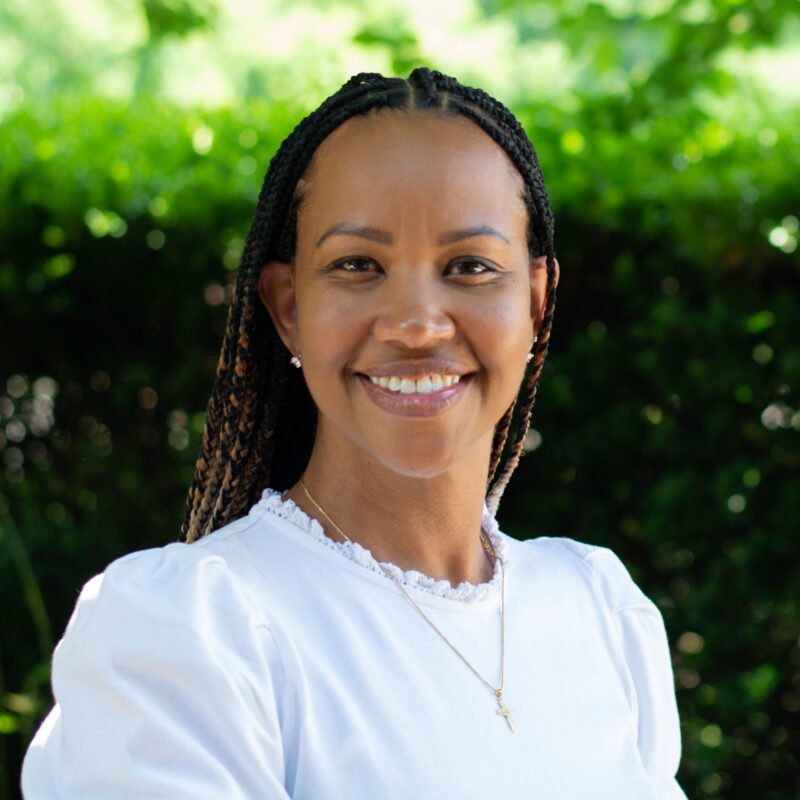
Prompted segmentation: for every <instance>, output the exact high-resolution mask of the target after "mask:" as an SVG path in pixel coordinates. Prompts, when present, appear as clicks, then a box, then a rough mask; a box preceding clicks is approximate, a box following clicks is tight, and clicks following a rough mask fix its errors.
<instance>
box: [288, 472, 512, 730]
mask: <svg viewBox="0 0 800 800" xmlns="http://www.w3.org/2000/svg"><path fill="white" fill-rule="evenodd" d="M300 485H301V486H302V487H303V491H304V492H305V494H306V497H307V498H308V499H309V500H310V501H311V502H312V503H313V504H314V505H315V506H316V507H317V509H318V510H319V512H320V513H321V514H322V515H323V516H324V517H325V519H327V520H328V522H330V524H331V525H333V527H334V528H336V530H337V531H338V532H339V533H340V534H341V536H342V537H343V538H344V539H345V540H346V541H348V542H350V544H352V543H353V540H352V539H351V538H350V537H349V536H348V535H347V534H346V533H345V532H344V531H343V530H342V529H341V528H340V527H339V526H338V525H337V524H336V523H335V522H334V521H333V520H332V519H331V518H330V516H329V515H328V512H327V511H325V509H324V508H323V507H322V506H321V505H320V504H319V503H318V502H317V501H316V500H315V499H314V498H313V497H312V496H311V492H309V491H308V487H307V486H306V484H305V482H304V481H303V477H302V475H301V476H300ZM481 545H482V546H483V549H484V551H485V552H486V553H487V554H488V555H489V556H492V557H493V558H494V559H495V560H496V561H497V562H499V564H500V575H501V594H500V598H501V599H500V685H499V686H498V687H497V688H495V687H494V686H492V684H491V683H489V681H487V680H486V679H485V678H484V677H483V675H481V674H480V672H478V670H476V669H475V667H473V666H472V664H470V663H469V661H467V659H466V658H465V657H464V656H463V655H462V653H461V652H460V651H459V650H458V648H456V646H455V645H454V644H453V643H452V642H451V641H450V640H449V639H448V638H447V637H446V636H445V635H444V633H442V631H441V630H439V628H438V627H437V626H436V624H435V623H434V622H433V620H432V619H431V618H430V617H429V616H428V615H427V614H426V613H425V612H424V611H423V610H422V609H421V608H420V607H419V605H417V603H416V602H415V601H414V598H413V597H412V596H411V595H410V594H409V593H408V592H407V591H406V589H405V587H404V586H403V584H402V583H400V581H399V580H398V579H397V578H396V577H395V576H394V575H392V573H391V572H389V570H387V569H386V567H384V566H383V564H382V563H381V562H380V561H378V562H377V563H378V566H380V568H381V569H382V570H383V573H384V575H386V577H387V578H391V579H392V580H393V581H394V582H395V583H396V584H397V587H398V588H399V589H400V591H401V592H402V593H403V594H404V595H405V597H406V599H407V600H408V602H409V603H411V605H412V606H414V608H415V609H416V610H417V612H418V613H419V615H420V616H421V617H422V618H423V619H424V620H425V622H427V623H428V625H430V626H431V628H433V630H434V631H436V633H437V634H438V635H439V636H440V637H441V638H442V639H443V640H444V642H445V644H447V646H448V647H449V648H450V649H451V650H452V651H453V652H454V653H455V654H456V655H457V656H458V657H459V658H460V659H461V660H462V661H463V662H464V664H466V665H467V667H469V669H470V670H471V671H472V673H473V674H474V675H475V677H476V678H477V679H478V680H479V681H480V682H481V683H482V684H483V685H484V686H485V687H486V688H487V689H488V690H489V691H490V692H491V693H492V694H493V695H494V697H495V700H497V710H496V711H495V714H497V715H498V716H500V717H503V719H505V721H506V722H507V723H508V729H509V730H510V731H511V733H516V732H517V726H516V723H515V722H514V718H513V716H512V715H513V714H514V712H513V711H512V710H511V709H510V708H508V707H507V706H506V704H505V703H504V702H503V682H504V681H505V673H506V570H505V565H504V564H503V559H502V558H500V557H499V556H498V555H497V553H496V552H495V549H494V546H493V545H492V543H491V542H490V541H489V538H488V536H487V535H486V534H485V533H484V531H483V529H481ZM376 561H377V559H376Z"/></svg>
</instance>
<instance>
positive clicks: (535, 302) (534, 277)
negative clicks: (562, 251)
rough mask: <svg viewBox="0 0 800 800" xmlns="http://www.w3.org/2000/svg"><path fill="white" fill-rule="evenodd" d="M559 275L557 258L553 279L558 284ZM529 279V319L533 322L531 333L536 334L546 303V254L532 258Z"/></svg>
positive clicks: (540, 325) (540, 324) (559, 268)
mask: <svg viewBox="0 0 800 800" xmlns="http://www.w3.org/2000/svg"><path fill="white" fill-rule="evenodd" d="M560 275H561V267H560V266H559V263H558V259H556V263H555V273H554V275H553V280H554V282H555V285H556V286H558V279H559V276H560ZM530 279H531V321H532V323H533V333H534V334H538V332H539V328H541V327H542V318H543V317H544V312H545V307H546V305H547V256H539V257H538V258H534V259H533V260H532V261H531V263H530Z"/></svg>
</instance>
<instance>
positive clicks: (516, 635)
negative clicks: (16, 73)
mask: <svg viewBox="0 0 800 800" xmlns="http://www.w3.org/2000/svg"><path fill="white" fill-rule="evenodd" d="M558 274H559V266H558V263H557V261H556V259H555V257H554V248H553V221H552V214H551V210H550V205H549V201H548V198H547V193H546V191H545V187H544V183H543V179H542V174H541V171H540V169H539V166H538V163H537V159H536V156H535V153H534V151H533V148H532V146H531V144H530V142H529V141H528V139H527V136H526V135H525V133H524V131H523V130H522V128H521V127H520V125H519V123H518V122H517V121H516V120H515V119H514V117H513V116H512V115H511V114H510V112H508V110H507V109H505V108H504V107H503V106H502V105H501V104H500V103H498V102H497V101H495V100H493V99H492V98H490V97H489V96H488V95H486V94H485V93H484V92H482V91H479V90H475V89H470V88H467V87H464V86H462V85H461V84H459V83H458V82H457V81H456V80H454V79H452V78H449V77H446V76H444V75H442V74H440V73H438V72H431V71H429V70H428V69H424V68H421V69H416V70H414V71H413V72H412V73H411V75H410V77H409V78H408V80H403V79H388V78H384V77H382V76H380V75H375V74H362V75H357V76H355V77H354V78H352V79H351V80H350V81H348V82H347V83H346V84H345V85H344V86H343V87H342V88H341V89H340V90H339V91H338V92H337V93H336V94H335V95H333V96H332V97H331V98H329V99H328V100H326V101H325V103H323V105H322V106H321V107H320V108H319V109H318V110H317V111H315V112H314V113H312V114H311V115H310V116H309V117H307V118H306V119H305V120H303V121H302V122H301V123H300V124H299V125H298V127H297V128H296V129H295V130H294V132H293V133H292V134H291V135H290V136H289V137H288V138H287V139H286V141H285V142H284V143H283V144H282V145H281V148H280V149H279V151H278V153H277V154H276V156H275V157H274V159H273V161H272V163H271V165H270V168H269V171H268V173H267V176H266V179H265V182H264V188H263V190H262V193H261V197H260V199H259V204H258V209H257V211H256V215H255V220H254V222H253V225H252V228H251V231H250V234H249V237H248V240H247V246H246V248H245V252H244V255H243V258H242V264H241V268H240V271H239V274H238V278H237V283H236V289H235V292H234V298H233V303H232V306H231V309H230V315H229V320H228V329H227V332H226V335H225V340H224V342H223V346H222V353H221V356H220V362H219V369H218V379H217V382H216V385H215V389H214V393H213V396H212V398H211V400H210V403H209V407H208V417H207V427H206V431H205V436H204V441H203V448H202V452H201V454H200V457H199V459H198V463H197V470H196V473H195V478H194V482H193V485H192V488H191V491H190V494H189V500H188V506H187V514H186V520H185V524H184V529H183V534H184V539H185V541H184V542H180V543H173V544H171V545H168V546H166V547H163V548H156V549H150V550H144V551H141V552H138V553H132V554H130V555H128V556H126V557H124V558H121V559H119V560H117V561H115V562H114V563H112V564H111V565H110V566H109V567H108V568H107V569H106V571H105V572H104V573H103V574H101V575H98V576H96V577H95V578H93V579H92V580H90V581H89V582H88V583H87V584H86V586H85V587H84V589H83V592H82V594H81V597H80V599H79V600H78V604H77V607H76V610H75V612H74V614H73V616H72V619H71V620H70V623H69V625H68V627H67V631H66V633H65V635H64V638H63V639H62V641H61V642H60V643H59V645H58V647H57V648H56V652H55V655H54V661H53V687H54V693H55V696H56V700H57V705H56V706H55V708H54V709H53V711H52V712H51V714H50V715H49V716H48V718H47V719H46V720H45V722H44V723H43V724H42V727H41V729H40V730H39V732H38V733H37V735H36V738H35V739H34V741H33V743H32V745H31V747H30V749H29V751H28V754H27V756H26V762H25V766H24V770H23V788H24V791H25V794H26V797H27V798H28V800H38V799H39V798H48V799H49V798H69V800H73V798H90V797H91V798H95V797H97V798H100V797H102V798H145V797H153V798H155V797H159V798H166V797H187V798H197V799H200V798H221V797H224V798H229V799H233V798H289V797H291V798H296V799H300V798H304V799H305V798H407V797H415V798H442V797H453V798H472V797H474V798H497V797H528V796H530V797H540V798H557V800H572V799H574V800H578V799H580V800H585V798H587V797H592V798H594V800H600V799H601V798H608V799H609V800H611V799H612V798H613V800H619V799H620V798H635V799H636V800H645V799H651V798H653V799H655V798H658V799H659V800H662V799H664V800H666V799H667V798H669V799H674V798H681V797H683V794H682V792H681V790H680V789H679V787H678V785H677V783H676V781H675V771H676V769H677V765H678V759H679V750H680V743H679V733H678V720H677V714H676V710H675V699H674V693H673V689H672V676H671V668H670V663H669V655H668V649H667V641H666V636H665V633H664V627H663V623H662V620H661V617H660V614H659V612H658V611H657V609H656V608H655V606H654V605H653V604H652V603H651V602H650V601H649V600H648V599H647V598H646V597H645V596H644V595H643V594H642V593H641V591H640V590H639V589H638V588H637V587H636V586H635V585H634V583H633V582H632V581H631V579H630V577H629V576H628V574H627V572H626V571H625V568H624V567H623V566H622V564H621V562H620V561H619V560H618V559H617V558H616V557H615V556H614V555H613V554H612V553H611V552H610V551H608V550H606V549H603V548H597V547H591V546H588V545H583V544H580V543H578V542H574V541H572V540H568V539H547V538H539V539H534V540H531V541H527V542H517V541H515V540H513V539H511V538H509V537H507V536H505V535H504V534H503V533H502V532H501V531H500V530H499V529H498V526H497V522H496V521H495V518H494V512H495V510H496V507H497V504H498V502H499V500H500V497H501V495H502V493H503V490H504V488H505V486H506V484H507V483H508V480H509V478H510V476H511V474H512V472H513V470H514V468H515V467H516V465H517V463H518V461H519V457H520V453H521V449H522V444H523V440H524V437H525V434H526V431H527V429H528V424H529V420H530V416H531V408H532V406H533V402H534V398H535V395H536V387H537V383H538V380H539V376H540V374H541V371H542V365H543V363H544V360H545V356H546V354H547V350H548V343H549V339H550V330H551V325H552V320H553V309H554V305H555V296H556V284H557V282H558ZM520 387H521V388H520Z"/></svg>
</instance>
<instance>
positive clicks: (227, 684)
mask: <svg viewBox="0 0 800 800" xmlns="http://www.w3.org/2000/svg"><path fill="white" fill-rule="evenodd" d="M276 675H277V678H276ZM280 679H281V673H280V662H279V659H278V658H277V655H276V653H275V648H274V643H273V641H272V638H271V633H270V630H269V627H268V625H267V624H265V623H264V622H262V621H261V620H260V619H259V618H258V616H257V615H256V614H255V607H254V603H252V602H251V599H250V597H249V596H248V595H247V593H246V591H245V588H244V586H243V584H242V581H241V580H240V579H238V578H237V576H236V575H235V574H234V573H233V572H232V571H231V570H230V569H229V567H228V566H227V564H226V563H225V561H224V559H223V558H221V557H220V556H218V555H215V554H211V553H208V552H207V551H205V549H204V548H202V547H199V546H198V545H187V544H182V543H175V544H171V545H168V546H166V547H164V548H156V549H152V550H143V551H140V552H138V553H133V554H131V555H129V556H125V557H124V558H122V559H119V560H118V561H115V562H113V563H112V564H111V565H110V566H109V567H108V568H107V569H106V571H105V572H104V573H102V574H100V575H97V576H95V577H94V578H92V579H91V580H90V581H88V582H87V583H86V585H85V586H84V587H83V590H82V591H81V593H80V597H79V599H78V601H77V604H76V606H75V610H74V611H73V614H72V617H71V619H70V621H69V623H68V625H67V629H66V631H65V633H64V636H63V638H62V639H61V641H60V642H59V643H58V645H57V646H56V649H55V653H54V656H53V670H52V684H53V693H54V695H55V699H56V705H55V707H54V708H53V709H52V711H51V712H50V714H49V715H48V716H47V718H46V719H45V721H44V722H43V723H42V725H41V727H40V728H39V730H38V731H37V733H36V736H35V737H34V739H33V741H32V743H31V745H30V747H29V749H28V752H27V753H26V756H25V760H24V764H23V771H22V791H23V796H24V798H25V800H78V799H79V798H80V800H100V798H102V800H134V798H135V799H136V800H145V799H148V798H165V799H166V798H178V797H187V798H188V797H191V798H193V799H194V800H211V798H214V800H219V798H222V797H224V798H226V800H244V798H254V797H269V798H276V800H280V798H288V794H287V793H286V790H285V788H284V759H283V747H282V740H281V735H280V725H279V719H278V705H277V702H276V693H275V689H276V686H275V683H276V680H280Z"/></svg>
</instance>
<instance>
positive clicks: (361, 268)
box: [331, 258, 375, 274]
mask: <svg viewBox="0 0 800 800" xmlns="http://www.w3.org/2000/svg"><path fill="white" fill-rule="evenodd" d="M371 266H375V262H374V261H373V260H372V259H371V258H343V259H341V260H339V261H336V262H334V263H333V264H332V265H331V269H335V270H341V271H342V272H349V273H354V274H363V273H365V272H370V271H371V270H370V267H371Z"/></svg>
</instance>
